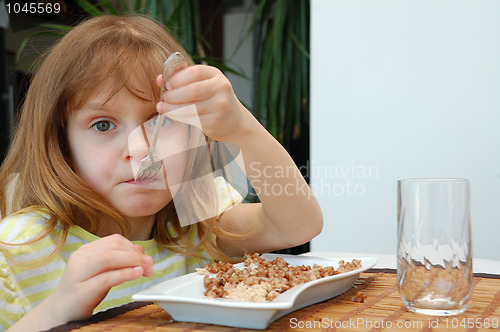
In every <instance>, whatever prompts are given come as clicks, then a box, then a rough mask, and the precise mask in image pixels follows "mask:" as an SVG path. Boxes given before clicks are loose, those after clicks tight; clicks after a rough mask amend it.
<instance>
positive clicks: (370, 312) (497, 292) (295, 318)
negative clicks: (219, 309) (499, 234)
mask: <svg viewBox="0 0 500 332" xmlns="http://www.w3.org/2000/svg"><path fill="white" fill-rule="evenodd" d="M390 272H393V271H382V272H371V273H362V274H361V275H360V277H359V279H358V280H357V281H356V282H355V284H354V287H353V288H351V289H350V290H349V291H347V292H346V293H344V294H341V295H339V296H337V297H335V298H332V299H330V300H327V301H324V302H321V303H317V304H314V305H311V306H309V307H306V308H303V309H300V310H298V311H295V312H292V313H290V314H288V315H286V316H284V317H281V318H280V319H278V320H277V321H275V322H274V323H272V324H271V325H270V326H269V327H268V330H269V331H492V330H500V279H499V276H491V275H476V276H475V277H474V290H473V294H472V300H471V303H470V305H469V307H468V309H467V311H466V312H465V313H464V314H462V315H458V316H450V317H439V318H438V317H432V316H426V315H421V314H416V313H413V312H409V311H408V310H407V309H406V308H405V307H404V305H403V303H402V302H401V299H400V297H399V293H398V290H397V286H396V274H395V273H390ZM359 291H361V292H362V294H363V296H364V297H365V298H364V301H363V302H354V300H355V297H356V294H357V293H358V292H359ZM112 310H115V311H114V312H110V313H108V314H110V315H111V316H113V315H114V316H115V317H112V318H109V319H106V318H107V317H104V316H103V317H101V318H99V317H97V319H101V320H102V321H99V322H97V323H92V319H91V320H89V321H87V322H79V323H73V324H74V325H70V324H67V325H65V326H61V327H59V328H56V329H53V330H52V331H53V332H56V331H68V330H71V329H72V328H78V327H80V328H78V329H77V331H81V332H85V331H91V332H98V331H174V332H181V331H182V332H188V331H189V332H191V331H205V332H207V331H231V332H236V331H251V330H247V329H238V328H231V327H223V326H217V325H210V324H197V323H184V322H176V321H174V320H172V318H171V317H170V315H169V314H168V313H166V312H165V311H163V310H162V309H161V308H160V307H159V306H157V305H156V304H149V303H131V304H129V305H126V306H124V307H120V308H116V309H112ZM120 310H122V311H126V312H124V313H122V312H120ZM127 310H128V311H127ZM103 314H104V315H106V313H103ZM98 315H99V314H98ZM96 316H97V315H96ZM96 316H94V318H93V321H94V322H95V320H96V318H95V317H96ZM104 319H106V320H104ZM75 324H76V325H75ZM78 324H80V325H78ZM86 324H88V325H86ZM82 325H85V326H82Z"/></svg>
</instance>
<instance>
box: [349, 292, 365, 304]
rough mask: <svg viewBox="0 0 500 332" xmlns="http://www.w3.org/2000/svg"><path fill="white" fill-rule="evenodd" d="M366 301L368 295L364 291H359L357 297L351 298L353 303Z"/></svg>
mask: <svg viewBox="0 0 500 332" xmlns="http://www.w3.org/2000/svg"><path fill="white" fill-rule="evenodd" d="M365 299H366V295H365V294H364V293H363V292H362V291H358V292H357V293H356V295H354V296H353V297H351V301H352V302H358V303H364V302H365Z"/></svg>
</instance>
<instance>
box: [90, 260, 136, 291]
mask: <svg viewBox="0 0 500 332" xmlns="http://www.w3.org/2000/svg"><path fill="white" fill-rule="evenodd" d="M144 272H145V271H144V269H143V268H142V267H141V266H136V267H127V268H123V269H118V270H111V271H106V272H103V273H100V274H99V275H96V276H95V277H93V278H92V279H89V280H88V281H86V282H85V285H86V287H89V289H94V290H95V292H96V293H102V294H104V295H105V294H106V293H107V292H108V291H109V289H111V288H112V287H114V286H118V285H120V284H122V283H124V282H126V281H130V280H135V279H137V278H139V277H141V276H143V275H144Z"/></svg>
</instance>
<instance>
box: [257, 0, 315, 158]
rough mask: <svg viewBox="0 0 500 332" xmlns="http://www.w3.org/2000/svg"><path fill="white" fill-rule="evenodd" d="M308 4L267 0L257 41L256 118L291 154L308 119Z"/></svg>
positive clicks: (306, 1)
mask: <svg viewBox="0 0 500 332" xmlns="http://www.w3.org/2000/svg"><path fill="white" fill-rule="evenodd" d="M309 5H310V3H309V0H299V1H288V0H262V1H261V2H260V4H259V7H258V9H257V12H256V14H255V18H254V23H253V25H252V28H251V29H252V30H253V32H254V38H255V39H254V40H255V41H256V43H255V54H254V61H255V64H256V65H255V75H254V115H255V116H256V117H257V118H258V119H259V120H260V121H261V123H262V124H263V125H264V127H266V129H267V130H268V131H269V132H270V133H271V134H272V135H273V136H274V137H275V138H276V139H278V140H279V141H280V143H281V144H283V146H284V147H285V148H286V149H287V150H289V151H290V148H291V145H292V144H293V143H294V142H295V141H298V140H300V139H301V138H303V137H301V135H302V132H303V131H302V126H303V125H307V124H308V119H309V12H310V10H309Z"/></svg>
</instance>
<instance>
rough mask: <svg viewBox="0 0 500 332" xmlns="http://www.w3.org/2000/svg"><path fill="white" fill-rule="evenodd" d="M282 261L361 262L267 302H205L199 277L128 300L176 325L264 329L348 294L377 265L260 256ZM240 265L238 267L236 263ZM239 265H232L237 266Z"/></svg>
mask: <svg viewBox="0 0 500 332" xmlns="http://www.w3.org/2000/svg"><path fill="white" fill-rule="evenodd" d="M278 256H280V257H283V259H284V260H285V261H287V262H288V263H289V264H290V265H310V266H313V265H314V264H318V265H321V266H323V267H325V266H333V267H334V268H335V269H337V267H338V262H339V261H341V260H344V261H346V262H350V261H351V260H352V259H359V260H361V265H362V268H360V269H357V270H354V271H349V272H345V273H341V274H338V275H334V276H331V277H325V278H321V279H316V280H313V281H309V282H306V283H304V284H300V285H298V286H295V287H292V288H290V289H289V290H287V291H286V292H284V293H283V294H281V295H279V296H278V297H276V298H275V299H274V300H273V301H271V302H263V303H262V302H240V301H235V300H229V299H222V298H218V299H209V298H207V297H205V296H204V295H203V293H204V292H205V287H204V285H203V277H204V276H203V275H200V274H197V273H190V274H186V275H184V276H181V277H177V278H174V279H170V280H167V281H164V282H162V283H159V284H157V285H155V286H153V287H151V288H149V289H147V290H144V291H141V292H139V293H137V294H134V295H133V296H132V299H133V300H135V301H151V302H156V303H157V304H158V305H159V306H161V307H162V308H163V310H165V311H166V312H168V313H169V314H170V316H172V318H173V319H175V320H176V321H181V322H197V323H208V324H215V325H226V326H233V327H240V328H250V329H265V328H266V327H267V326H268V325H269V324H271V323H272V322H274V321H275V320H276V319H278V318H280V317H282V316H284V315H286V314H288V313H290V312H292V311H295V310H297V309H300V308H303V307H306V306H308V305H311V304H314V303H318V302H321V301H325V300H327V299H330V298H332V297H335V296H337V295H339V294H342V293H344V292H346V291H347V290H349V289H350V288H351V287H352V286H353V284H354V281H356V279H357V278H358V277H359V274H360V273H361V272H363V271H366V270H368V269H369V268H371V267H373V266H374V265H375V264H376V263H377V258H374V257H367V258H357V257H338V258H336V257H313V256H295V255H276V254H264V255H261V257H262V258H265V259H268V260H273V259H274V258H276V257H278ZM240 264H242V263H240ZM240 264H236V266H239V265H240Z"/></svg>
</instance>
